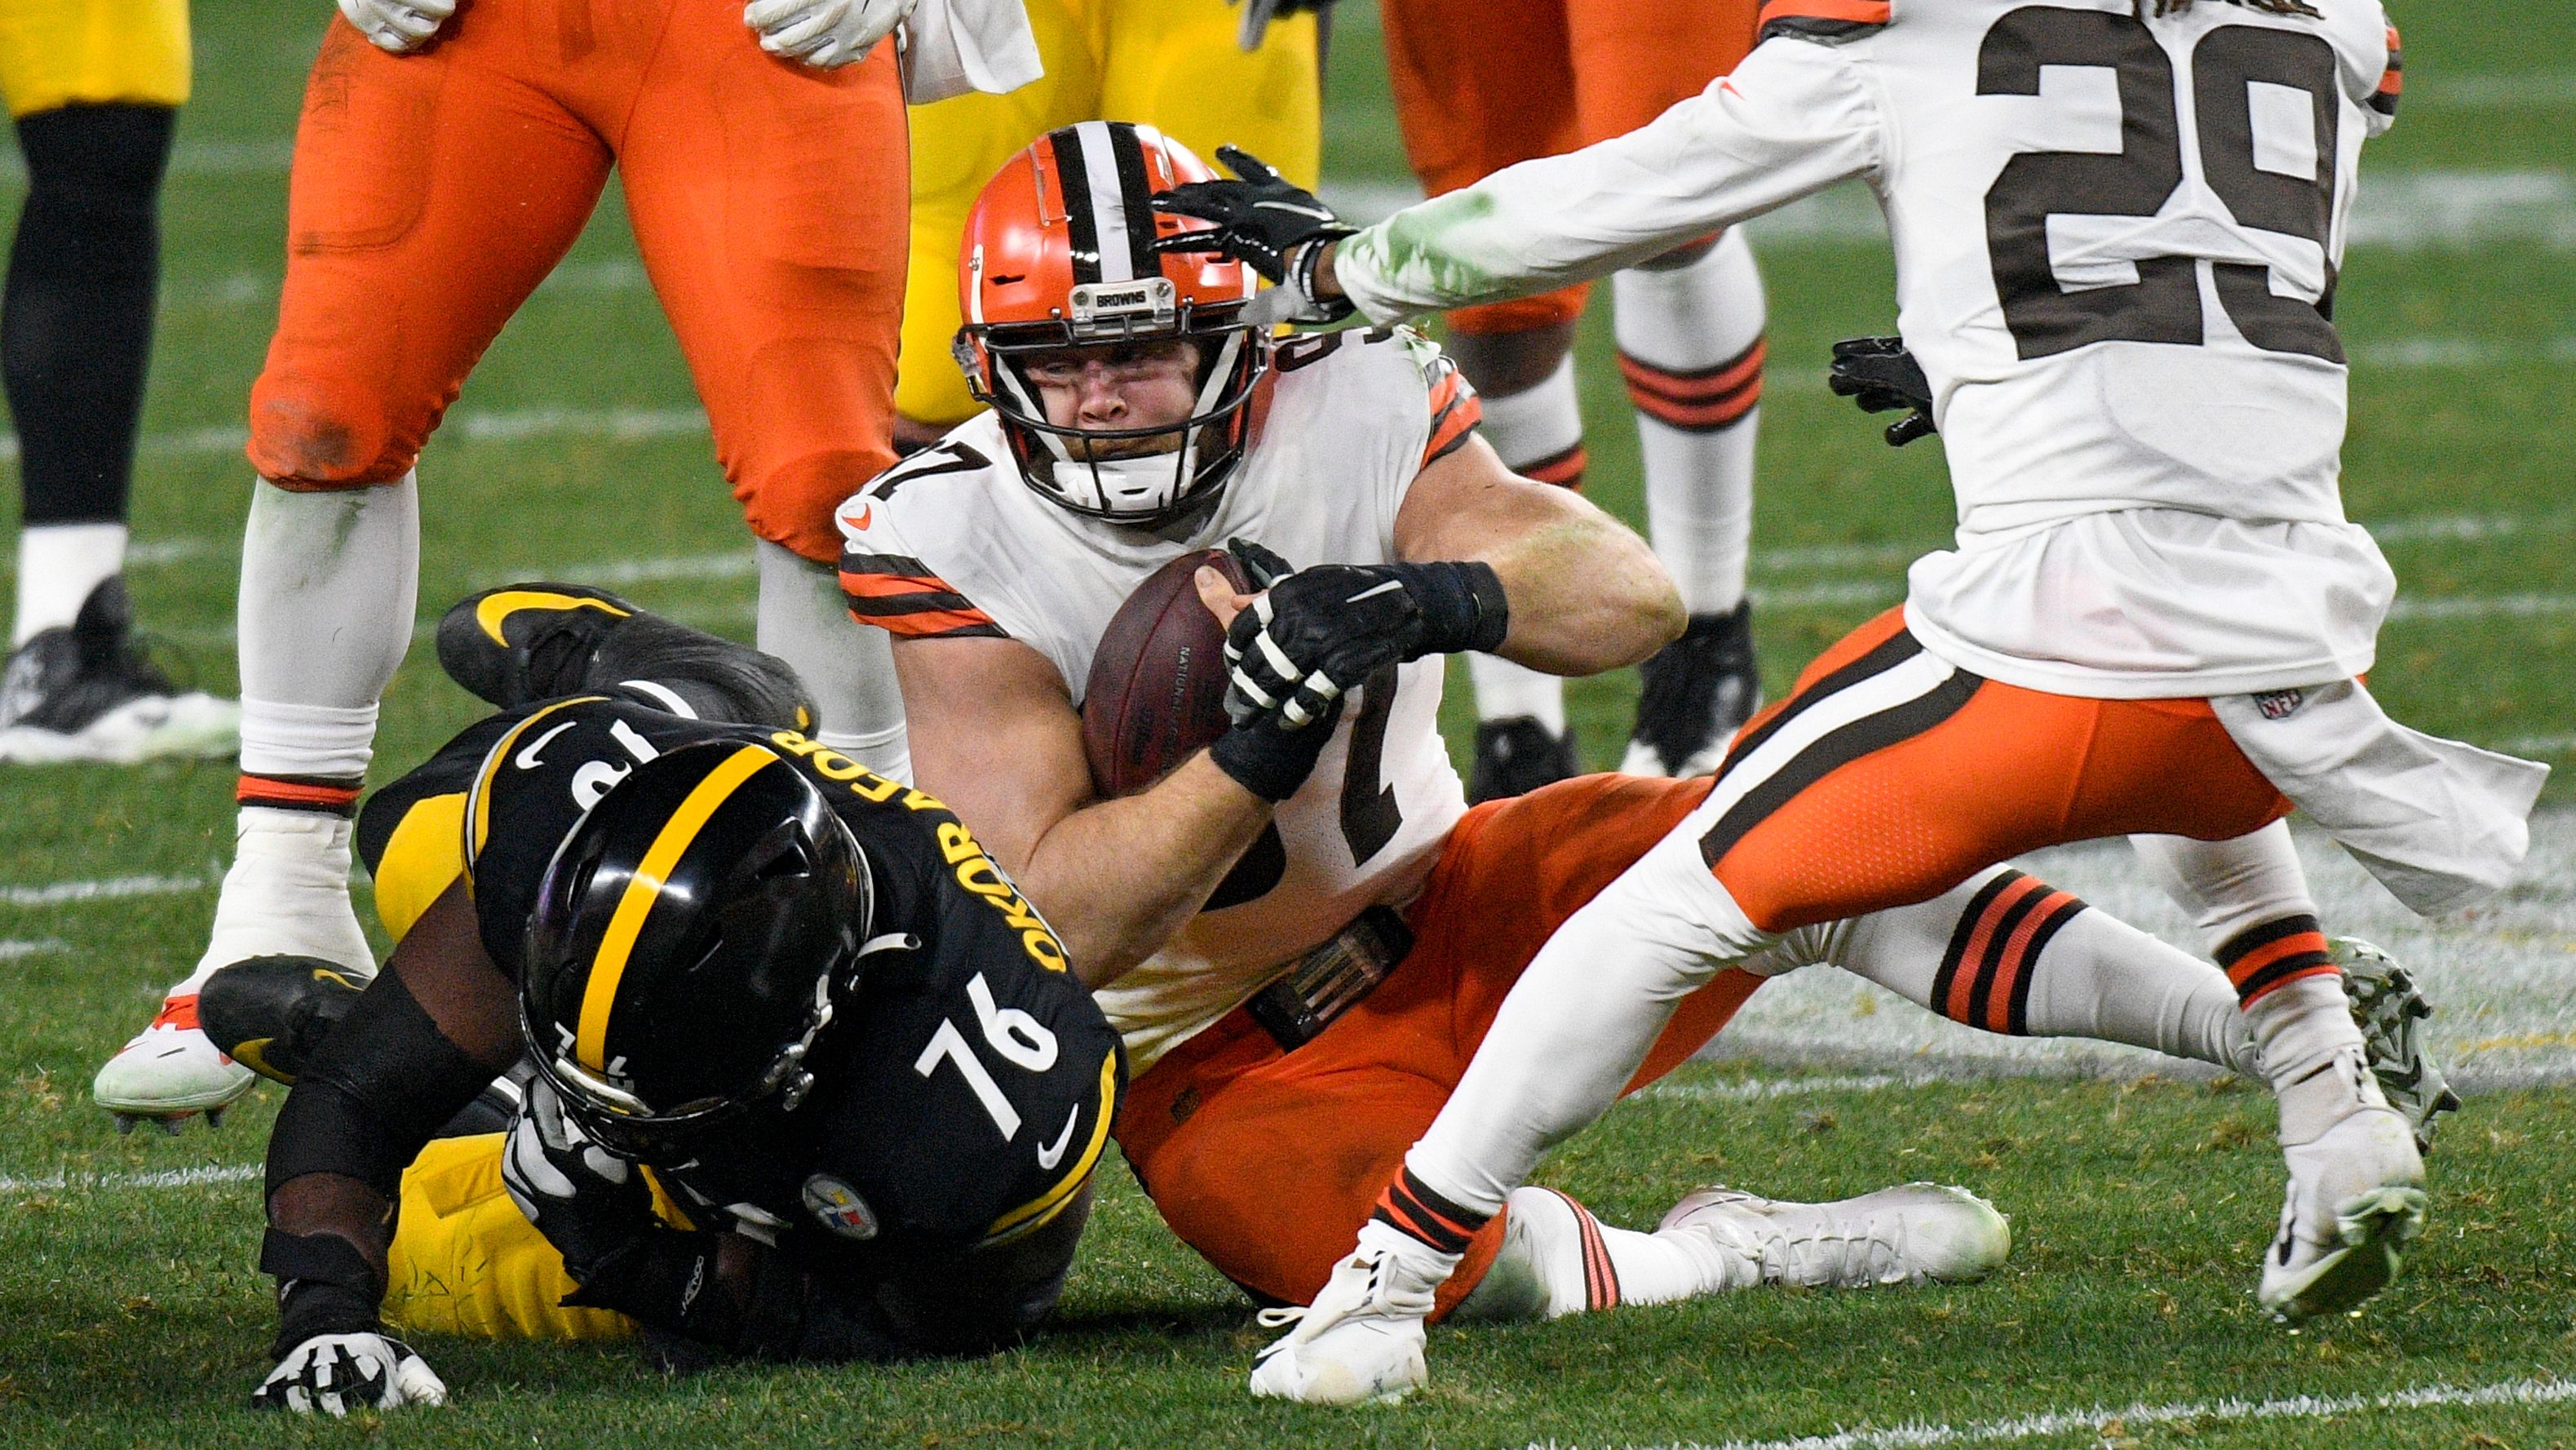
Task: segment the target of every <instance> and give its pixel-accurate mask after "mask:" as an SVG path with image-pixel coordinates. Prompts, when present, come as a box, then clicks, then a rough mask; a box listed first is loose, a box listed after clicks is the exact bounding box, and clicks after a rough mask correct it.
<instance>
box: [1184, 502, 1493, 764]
mask: <svg viewBox="0 0 2576 1450" xmlns="http://www.w3.org/2000/svg"><path fill="white" fill-rule="evenodd" d="M1229 547H1231V548H1232V549H1234V550H1235V553H1236V557H1238V558H1242V559H1244V560H1245V561H1246V565H1247V568H1248V569H1249V568H1250V567H1251V565H1252V564H1253V561H1254V559H1255V557H1256V553H1257V557H1258V558H1259V561H1260V564H1261V566H1262V567H1263V568H1264V569H1267V570H1268V571H1269V572H1270V573H1271V574H1272V575H1273V576H1274V577H1277V582H1276V583H1273V584H1272V585H1270V587H1269V588H1268V589H1266V590H1264V591H1263V592H1262V593H1261V594H1260V595H1259V596H1258V597H1257V598H1255V599H1254V601H1253V603H1252V606H1251V607H1250V608H1248V609H1246V610H1244V611H1243V612H1242V613H1241V614H1238V615H1236V616H1235V618H1234V623H1233V625H1232V626H1231V627H1230V628H1229V629H1227V631H1226V640H1225V657H1226V664H1227V665H1228V667H1229V668H1230V670H1231V675H1230V678H1229V679H1228V681H1227V687H1226V694H1225V708H1226V714H1227V716H1228V717H1229V718H1230V719H1232V720H1233V721H1234V722H1235V724H1236V725H1238V726H1241V725H1246V724H1249V723H1251V722H1253V721H1255V720H1258V719H1261V718H1264V717H1265V716H1269V715H1272V714H1274V713H1275V714H1276V716H1277V719H1278V722H1279V723H1280V724H1281V725H1283V726H1286V727H1287V728H1289V729H1292V730H1293V729H1298V728H1300V727H1303V726H1305V725H1306V724H1308V723H1309V722H1311V721H1314V720H1316V719H1318V718H1320V717H1321V715H1322V714H1323V712H1324V709H1325V707H1326V706H1328V705H1330V704H1331V703H1332V702H1333V701H1335V700H1336V699H1338V698H1340V696H1341V695H1342V692H1344V691H1346V690H1349V689H1352V688H1354V687H1355V686H1357V685H1358V684H1359V683H1360V682H1361V681H1363V680H1365V679H1367V678H1368V677H1369V676H1370V675H1372V674H1375V673H1376V672H1377V671H1378V670H1379V669H1381V668H1383V667H1384V666H1387V665H1391V664H1403V663H1405V662H1407V661H1409V660H1417V659H1420V658H1422V657H1423V656H1424V655H1429V654H1456V653H1460V652H1462V651H1467V650H1492V649H1494V648H1496V647H1497V646H1499V645H1501V644H1502V642H1503V636H1504V635H1505V634H1506V633H1507V632H1508V631H1509V630H1510V627H1511V610H1510V606H1509V604H1508V602H1507V601H1506V600H1505V599H1504V597H1503V584H1502V580H1501V579H1500V578H1499V577H1497V576H1496V575H1495V573H1494V569H1493V566H1492V565H1490V564H1484V563H1456V562H1449V561H1441V562H1436V563H1425V564H1318V565H1315V566H1313V567H1311V568H1306V569H1300V570H1297V571H1295V572H1294V573H1285V574H1284V575H1283V574H1282V573H1281V571H1283V570H1284V569H1285V568H1286V561H1285V560H1282V559H1280V558H1279V557H1278V556H1277V555H1275V554H1272V553H1271V552H1270V551H1269V550H1267V549H1264V548H1262V547H1261V546H1260V545H1258V544H1253V543H1249V542H1246V541H1242V540H1237V541H1235V542H1234V543H1233V544H1231V545H1229Z"/></svg>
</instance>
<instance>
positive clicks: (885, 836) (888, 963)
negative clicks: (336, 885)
mask: <svg viewBox="0 0 2576 1450" xmlns="http://www.w3.org/2000/svg"><path fill="white" fill-rule="evenodd" d="M705 741H740V742H744V743H753V742H757V743H761V744H765V745H767V746H769V747H770V748H771V749H774V750H776V751H777V752H778V753H779V755H780V756H782V757H783V758H785V759H787V760H789V761H792V762H793V763H794V764H795V765H796V767H797V768H798V769H800V770H803V771H804V772H805V773H806V775H807V776H808V778H810V779H811V780H812V781H813V782H814V784H815V785H816V786H818V787H819V788H820V789H821V790H822V792H823V795H824V798H825V799H826V800H829V801H830V802H831V803H832V805H833V808H834V809H835V811H837V812H838V813H839V815H840V817H841V819H842V820H843V821H845V822H847V823H848V825H849V827H850V831H851V833H852V834H853V835H854V836H856V837H857V839H858V842H859V845H860V848H861V849H862V850H863V851H865V852H866V854H867V858H868V863H869V867H870V870H871V872H872V874H873V877H874V881H875V888H876V915H875V919H874V920H873V922H872V923H871V924H870V932H871V934H872V935H873V936H876V937H883V936H886V935H890V934H897V933H906V934H909V935H910V936H912V937H914V938H917V939H918V940H919V942H920V945H919V947H918V949H916V950H908V951H889V952H880V953H876V954H872V955H871V956H869V957H868V958H867V967H866V978H865V981H866V985H865V987H864V989H863V992H862V996H861V1001H860V1004H859V1006H858V1007H857V1009H856V1010H854V1011H847V1012H844V1013H843V1014H842V1015H841V1016H840V1017H839V1018H838V1019H836V1021H835V1022H834V1024H833V1026H832V1027H831V1028H830V1029H829V1030H828V1031H827V1032H826V1034H825V1035H824V1037H823V1038H822V1039H821V1040H820V1041H819V1042H818V1043H817V1044H816V1047H815V1052H814V1056H813V1057H812V1058H811V1059H810V1062H809V1065H810V1067H811V1068H812V1070H813V1074H814V1079H815V1084H814V1088H813V1090H812V1092H811V1093H810V1094H809V1095H808V1096H807V1097H806V1099H805V1100H804V1102H803V1103H802V1104H801V1105H799V1106H798V1107H797V1108H796V1109H795V1110H794V1111H792V1112H784V1113H782V1112H777V1111H774V1110H763V1111H759V1112H756V1113H753V1114H751V1115H749V1116H748V1117H746V1118H743V1119H739V1120H735V1121H733V1122H729V1123H727V1124H725V1125H724V1127H723V1129H722V1131H721V1132H719V1133H716V1134H713V1135H711V1141H709V1142H706V1143H703V1144H700V1145H698V1156H697V1157H695V1158H694V1159H692V1160H690V1161H687V1162H684V1163H679V1164H675V1165H671V1166H669V1167H667V1168H664V1167H660V1166H658V1165H657V1167H656V1170H655V1171H656V1174H657V1176H658V1177H660V1179H661V1180H662V1182H663V1183H664V1184H665V1185H666V1186H667V1187H669V1188H670V1189H671V1190H672V1191H673V1194H674V1196H675V1197H676V1198H677V1199H678V1201H679V1202H680V1203H681V1205H682V1206H683V1208H684V1210H685V1211H686V1212H687V1213H688V1215H689V1217H690V1219H691V1222H692V1224H693V1225H694V1226H695V1227H699V1228H724V1229H731V1230H733V1231H736V1232H739V1233H742V1234H744V1235H746V1236H748V1237H751V1238H754V1239H758V1240H760V1241H762V1242H764V1243H768V1244H771V1245H773V1246H774V1247H777V1248H779V1249H781V1250H782V1251H785V1252H788V1253H789V1254H791V1255H792V1256H793V1257H795V1258H797V1259H799V1260H801V1261H804V1262H806V1263H807V1264H809V1265H810V1266H812V1267H814V1268H817V1269H829V1268H835V1267H838V1268H845V1269H861V1268H864V1267H866V1266H870V1265H875V1266H878V1267H880V1268H890V1267H893V1266H894V1265H896V1264H897V1263H900V1262H906V1261H915V1260H917V1256H919V1255H921V1254H925V1253H926V1254H932V1255H938V1254H945V1253H950V1252H956V1251H962V1250H966V1249H970V1248H974V1247H977V1246H980V1245H984V1244H991V1243H998V1242H1003V1241H1007V1240H1010V1239H1014V1238H1017V1237H1019V1236H1021V1235H1024V1234H1029V1233H1033V1232H1034V1231H1036V1230H1037V1229H1038V1228H1040V1227H1042V1226H1043V1225H1045V1224H1047V1223H1048V1222H1049V1221H1051V1220H1052V1219H1053V1218H1055V1217H1056V1215H1058V1214H1059V1213H1061V1212H1062V1211H1064V1210H1065V1208H1066V1207H1067V1206H1068V1205H1069V1204H1071V1203H1072V1202H1073V1201H1074V1199H1075V1198H1076V1197H1077V1195H1078V1194H1079V1192H1080V1190H1081V1188H1082V1186H1083V1184H1084V1183H1085V1182H1086V1181H1087V1180H1088V1178H1089V1176H1090V1174H1091V1171H1092V1169H1093V1167H1094V1165H1095V1164H1097V1162H1098V1161H1099V1157H1100V1154H1101V1150H1102V1148H1103V1146H1104V1145H1105V1144H1106V1143H1107V1141H1108V1137H1109V1127H1110V1123H1111V1120H1112V1119H1113V1117H1114V1116H1115V1115H1116V1110H1117V1103H1118V1094H1119V1091H1120V1089H1121V1087H1122V1086H1123V1078H1122V1075H1123V1072H1124V1062H1123V1058H1122V1056H1121V1049H1120V1046H1119V1042H1118V1038H1117V1036H1116V1034H1115V1033H1113V1032H1111V1030H1110V1028H1109V1024H1108V1022H1107V1021H1106V1020H1105V1019H1104V1018H1103V1017H1102V1016H1101V1013H1100V1010H1099V1008H1097V1007H1096V1006H1094V1005H1093V1004H1092V1001H1091V996H1090V994H1089V993H1088V992H1087V991H1086V990H1084V988H1083V986H1082V984H1081V983H1080V982H1079V981H1077V980H1076V979H1075V978H1074V977H1073V975H1072V973H1071V972H1070V971H1069V970H1068V969H1067V963H1066V960H1065V954H1064V948H1063V946H1062V944H1061V943H1059V942H1058V941H1057V940H1056V937H1055V933H1054V931H1053V930H1052V929H1051V928H1050V927H1048V925H1047V924H1046V922H1045V920H1044V919H1043V918H1041V917H1040V916H1039V915H1038V913H1037V911H1036V910H1035V909H1034V908H1032V907H1031V906H1030V905H1029V904H1028V902H1027V901H1026V900H1025V899H1024V898H1023V897H1022V896H1021V895H1020V893H1019V890H1018V888H1017V887H1016V886H1014V885H1013V884H1012V883H1011V880H1010V878H1009V877H1008V876H1007V875H1006V874H1004V872H1003V871H1002V869H1001V868H1000V867H999V866H998V865H997V864H995V863H994V861H993V860H992V859H991V858H990V857H989V856H987V855H986V854H985V853H984V850H983V847H982V846H981V845H979V844H978V843H977V842H976V840H975V838H974V836H973V834H972V833H971V832H969V831H968V830H967V828H966V827H965V826H964V825H963V824H962V823H960V822H959V821H958V819H957V817H956V816H955V814H953V813H952V812H950V811H949V809H948V808H947V807H946V806H944V805H942V804H940V803H939V802H938V801H937V800H935V799H933V798H932V797H930V796H927V795H924V794H922V793H921V792H919V791H917V790H913V789H911V788H910V787H907V786H904V785H901V784H899V783H897V782H895V781H892V780H889V779H887V778H885V777H883V776H880V775H877V774H875V773H874V772H872V771H869V770H866V769H864V768H862V767H861V766H860V765H859V764H858V763H857V762H855V761H853V760H850V759H849V758H848V757H846V756H843V755H840V754H838V753H837V752H834V751H831V750H828V749H825V748H823V747H821V746H819V745H817V744H815V743H814V742H813V741H811V740H808V739H806V738H805V737H803V736H801V735H798V734H796V733H795V732H793V731H783V730H782V731H772V730H769V729H765V728H761V727H755V726H741V725H721V724H710V723H708V722H705V721H700V720H692V719H686V718H683V717H681V716H677V715H673V714H670V713H668V712H667V711H665V710H661V709H657V708H653V707H650V706H647V705H645V704H643V703H640V702H638V701H636V700H632V699H629V698H625V697H623V696H617V695H611V696H580V697H574V698H570V699H563V700H554V701H548V702H545V703H542V704H538V705H533V706H530V707H527V708H525V709H521V710H516V711H510V712H505V713H503V714H500V715H496V716H493V717H491V718H489V719H486V720H484V721H482V722H480V723H478V724H476V725H475V726H473V727H471V728H470V729H468V730H466V731H465V732H464V733H463V734H461V735H459V736H457V737H456V738H455V739H454V740H452V741H450V742H449V743H448V745H447V746H446V747H445V748H444V749H442V750H441V751H440V752H439V753H438V754H437V755H436V756H434V757H433V758H432V759H431V760H429V761H428V762H427V763H426V764H424V765H422V766H421V767H420V768H419V769H418V770H416V771H413V772H412V773H411V774H410V775H407V776H405V777H404V778H403V779H402V780H401V781H398V782H396V783H395V784H394V785H392V786H389V787H387V788H386V789H385V790H383V791H381V792H379V793H378V794H377V796H376V797H375V798H374V799H373V800H371V801H370V803H369V805H368V807H367V812H366V815H365V817H362V819H361V822H360V829H359V832H358V835H359V839H360V846H361V850H362V853H363V854H365V855H366V857H367V860H368V863H369V865H370V867H371V869H372V868H374V867H375V866H376V865H377V863H378V862H379V860H380V859H381V857H382V853H383V850H384V843H385V842H386V841H387V840H388V839H389V838H390V837H392V836H393V835H394V834H395V833H396V831H397V829H398V828H399V826H400V822H401V817H402V816H403V815H404V814H405V813H407V812H409V811H412V810H417V809H420V808H422V807H423V806H424V805H426V804H427V803H430V802H434V801H440V800H444V801H446V802H447V803H448V804H447V805H446V807H445V808H446V809H447V810H449V811H453V810H454V798H455V797H456V796H457V795H458V794H460V793H461V794H462V797H463V811H462V823H461V824H462V830H461V833H460V834H461V840H460V841H459V843H458V849H459V851H460V853H461V856H462V862H463V871H464V878H465V881H466V883H467V886H468V888H469V889H470V890H471V892H472V893H473V897H474V905H475V913H476V917H477V919H478V922H479V925H480V930H481V935H482V939H483V944H484V947H485V949H486V950H487V951H488V952H490V954H491V956H492V959H493V961H495V962H496V963H498V964H499V965H500V967H501V969H502V970H503V971H504V972H506V973H508V974H509V975H510V976H511V977H512V978H513V980H515V979H516V978H517V976H518V974H519V971H520V968H521V963H522V951H523V943H524V941H525V937H526V933H527V926H528V919H529V916H530V914H531V913H532V912H533V910H534V908H535V904H536V899H537V892H538V885H539V882H540V880H541V878H542V877H543V875H544V873H545V869H546V866H547V864H548V863H549V862H550V861H551V860H552V859H553V857H554V853H555V850H556V848H557V847H558V846H559V845H560V844H561V843H562V841H563V840H564V838H565V836H566V835H568V834H569V833H570V832H571V830H572V828H573V826H574V825H575V824H576V823H577V822H578V821H579V820H580V819H581V816H582V813H583V812H585V811H586V810H588V809H589V808H590V806H591V805H592V804H593V803H595V802H596V801H597V800H598V799H599V798H600V797H601V796H602V795H604V794H605V793H606V792H607V791H608V790H609V788H610V787H612V786H614V785H615V784H616V783H617V782H618V781H619V780H620V779H622V778H624V776H625V775H626V773H627V772H628V771H630V770H632V769H633V768H634V767H635V765H636V764H638V763H639V762H641V761H644V760H649V759H652V758H653V757H654V756H656V755H658V754H660V753H662V752H664V751H667V750H673V749H677V748H679V747H681V746H684V745H694V744H698V743H701V742H705Z"/></svg>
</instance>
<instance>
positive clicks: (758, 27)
mask: <svg viewBox="0 0 2576 1450" xmlns="http://www.w3.org/2000/svg"><path fill="white" fill-rule="evenodd" d="M342 3H343V4H349V3H353V0H342ZM439 3H444V0H439ZM916 3H917V0H751V3H750V4H748V5H745V6H744V7H743V8H742V23H743V24H745V25H748V26H750V27H751V28H752V30H753V31H754V32H756V33H757V34H758V35H759V36H760V48H761V49H762V50H765V51H768V52H769V53H770V54H771V55H777V56H785V57H786V58H787V59H789V60H796V61H803V62H804V63H805V64H807V65H810V66H814V67H816V68H818V69H821V70H830V69H832V68H833V67H835V66H844V65H848V64H849V63H850V62H852V61H855V60H864V59H866V58H867V53H868V52H869V51H870V50H871V49H873V48H875V46H876V43H877V42H878V41H880V40H883V39H885V38H886V36H888V35H890V34H892V33H893V31H894V28H895V27H896V26H898V25H901V24H902V23H903V20H904V17H905V16H907V15H910V14H911V13H912V7H913V6H914V4H916Z"/></svg>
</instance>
